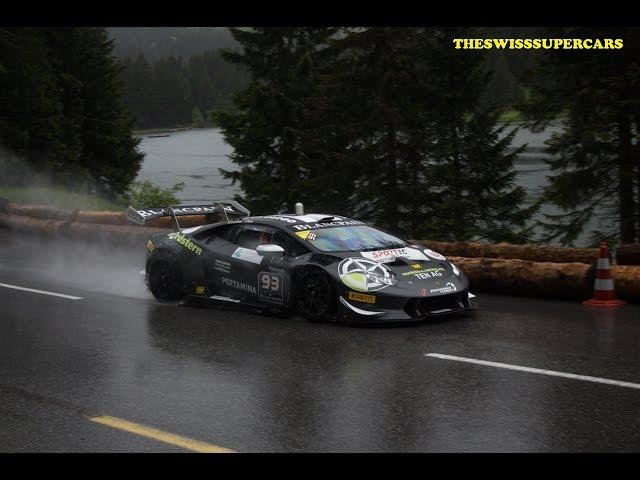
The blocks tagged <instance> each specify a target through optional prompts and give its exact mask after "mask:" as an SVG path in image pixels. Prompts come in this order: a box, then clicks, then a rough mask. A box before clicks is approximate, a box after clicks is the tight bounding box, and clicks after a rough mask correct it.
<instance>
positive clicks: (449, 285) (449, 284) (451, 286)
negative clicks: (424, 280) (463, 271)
mask: <svg viewBox="0 0 640 480" xmlns="http://www.w3.org/2000/svg"><path fill="white" fill-rule="evenodd" d="M429 291H430V292H431V293H453V292H455V291H457V288H456V286H455V285H454V284H453V283H452V282H447V283H446V285H445V286H444V287H440V288H432V289H431V290H429Z"/></svg>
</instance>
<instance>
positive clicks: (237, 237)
mask: <svg viewBox="0 0 640 480" xmlns="http://www.w3.org/2000/svg"><path fill="white" fill-rule="evenodd" d="M273 233H274V229H273V228H272V227H268V226H264V225H254V224H248V225H239V226H238V228H237V230H236V231H235V232H234V236H233V240H232V243H233V251H232V252H231V253H230V256H229V258H228V261H229V263H230V268H229V272H228V273H227V274H225V275H220V276H219V284H220V291H221V293H222V294H223V295H225V296H228V297H230V298H237V299H240V300H245V301H260V302H262V301H264V300H265V297H264V292H261V287H260V286H261V285H263V282H264V285H266V286H267V287H268V288H270V289H272V291H274V292H275V293H276V295H278V294H279V292H280V291H281V289H282V285H281V283H279V280H278V279H277V278H274V277H273V276H269V277H267V276H266V275H261V272H262V271H263V270H265V271H268V269H267V265H268V264H269V262H270V259H269V258H266V257H264V256H262V255H260V254H259V253H258V251H257V250H256V248H257V247H258V245H265V244H270V243H271V239H272V236H273ZM263 290H264V288H263ZM280 297H282V295H281V294H280Z"/></svg>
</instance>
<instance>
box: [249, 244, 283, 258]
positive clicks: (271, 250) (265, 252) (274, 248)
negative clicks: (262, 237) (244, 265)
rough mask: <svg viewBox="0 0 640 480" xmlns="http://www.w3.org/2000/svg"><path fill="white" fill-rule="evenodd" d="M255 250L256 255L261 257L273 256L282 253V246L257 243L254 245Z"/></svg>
mask: <svg viewBox="0 0 640 480" xmlns="http://www.w3.org/2000/svg"><path fill="white" fill-rule="evenodd" d="M256 252H258V255H262V256H263V257H275V256H276V255H282V254H284V248H282V247H281V246H280V245H274V244H273V243H269V244H267V245H258V246H257V247H256Z"/></svg>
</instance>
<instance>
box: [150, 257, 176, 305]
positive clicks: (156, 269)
mask: <svg viewBox="0 0 640 480" xmlns="http://www.w3.org/2000/svg"><path fill="white" fill-rule="evenodd" d="M149 290H151V293H152V294H153V296H154V297H155V298H157V299H158V300H180V299H182V298H183V297H184V292H183V290H182V276H181V275H180V271H179V270H178V268H177V265H176V263H175V261H172V259H170V258H159V259H157V260H152V261H151V263H150V264H149Z"/></svg>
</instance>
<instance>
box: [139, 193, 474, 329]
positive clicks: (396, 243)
mask: <svg viewBox="0 0 640 480" xmlns="http://www.w3.org/2000/svg"><path fill="white" fill-rule="evenodd" d="M194 214H217V215H219V216H221V217H222V218H224V221H221V222H217V223H213V224H209V225H202V226H198V227H191V228H180V226H179V222H178V217H180V216H182V215H194ZM165 216H171V217H173V221H174V223H175V225H176V228H175V231H173V232H171V233H157V234H153V235H151V236H150V238H149V241H148V242H147V259H146V270H145V282H146V283H147V286H148V287H149V290H150V291H151V293H152V294H153V295H154V296H155V297H156V298H157V299H159V300H181V299H184V300H196V299H199V300H200V301H205V302H207V303H209V302H211V303H219V302H224V303H231V304H239V305H243V306H247V307H253V308H257V309H259V310H262V311H267V312H273V313H285V314H286V313H288V312H299V313H300V314H302V315H303V316H304V317H306V318H307V319H309V320H312V321H321V320H353V321H383V322H388V321H402V320H405V321H406V320H425V319H428V318H430V317H433V316H436V315H441V314H448V313H453V312H460V311H464V310H474V309H475V306H474V304H473V301H472V299H473V298H474V295H473V294H471V293H470V292H469V281H468V279H467V277H466V276H465V274H464V273H463V272H462V271H461V270H459V269H458V268H457V267H456V266H455V265H454V264H453V263H451V262H449V261H448V260H447V259H446V258H445V257H444V256H442V255H440V254H439V253H437V252H434V251H432V250H429V249H428V248H424V246H420V245H415V244H409V243H408V242H407V241H405V240H403V239H401V238H400V237H398V236H395V235H392V234H390V233H387V232H385V231H383V230H380V229H378V228H375V227H373V226H371V225H367V224H366V223H365V222H361V221H359V220H353V219H350V218H346V217H342V216H337V215H326V214H306V215H305V214H302V215H299V214H296V215H293V214H292V215H289V214H286V215H285V214H278V215H266V216H253V217H252V216H250V214H249V211H248V210H246V209H245V208H244V207H242V206H241V205H240V204H238V203H237V202H235V201H229V202H219V203H212V204H210V205H197V206H193V205H192V206H176V207H168V208H162V209H154V208H151V209H149V208H145V209H135V208H133V207H129V209H128V218H129V219H130V220H132V221H134V222H137V223H140V224H144V223H145V222H147V221H149V220H153V219H156V218H159V217H165Z"/></svg>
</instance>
